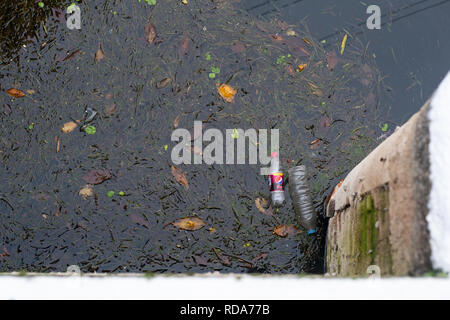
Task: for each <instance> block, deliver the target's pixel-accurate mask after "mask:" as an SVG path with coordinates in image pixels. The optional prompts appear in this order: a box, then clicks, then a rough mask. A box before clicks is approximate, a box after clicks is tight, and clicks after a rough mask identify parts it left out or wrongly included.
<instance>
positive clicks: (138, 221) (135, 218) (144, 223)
mask: <svg viewBox="0 0 450 320" xmlns="http://www.w3.org/2000/svg"><path fill="white" fill-rule="evenodd" d="M130 219H131V221H133V222H134V223H136V224H138V225H141V226H143V227H146V228H147V229H149V230H150V224H149V223H148V221H147V220H146V219H144V217H143V216H142V215H140V214H136V213H132V214H130Z"/></svg>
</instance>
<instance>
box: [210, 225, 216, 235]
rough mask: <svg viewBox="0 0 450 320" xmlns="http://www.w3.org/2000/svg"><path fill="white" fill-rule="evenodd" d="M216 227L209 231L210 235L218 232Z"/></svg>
mask: <svg viewBox="0 0 450 320" xmlns="http://www.w3.org/2000/svg"><path fill="white" fill-rule="evenodd" d="M216 230H217V229H216V227H214V226H212V227H211V228H209V229H208V231H209V233H211V234H213V233H215V232H216Z"/></svg>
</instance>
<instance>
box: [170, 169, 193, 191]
mask: <svg viewBox="0 0 450 320" xmlns="http://www.w3.org/2000/svg"><path fill="white" fill-rule="evenodd" d="M172 175H173V176H174V178H175V180H177V182H178V183H179V184H181V185H183V186H184V187H185V188H186V190H188V189H189V184H188V181H187V179H186V176H185V175H184V172H183V171H181V170H180V169H178V168H177V167H175V166H172Z"/></svg>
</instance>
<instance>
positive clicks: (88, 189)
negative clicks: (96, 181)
mask: <svg viewBox="0 0 450 320" xmlns="http://www.w3.org/2000/svg"><path fill="white" fill-rule="evenodd" d="M78 195H79V196H81V197H82V198H83V199H87V198H88V197H92V196H93V195H94V189H93V188H92V186H91V185H89V184H87V185H85V186H84V187H83V188H81V190H80V192H78Z"/></svg>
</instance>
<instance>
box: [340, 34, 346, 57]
mask: <svg viewBox="0 0 450 320" xmlns="http://www.w3.org/2000/svg"><path fill="white" fill-rule="evenodd" d="M346 44H347V35H345V36H344V38H343V39H342V42H341V54H344V50H345V45H346Z"/></svg>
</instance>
